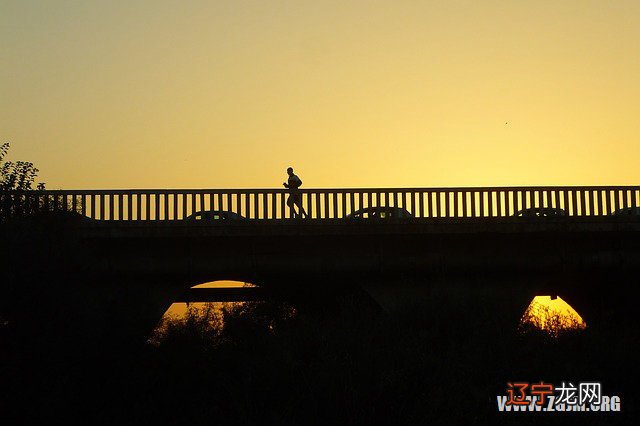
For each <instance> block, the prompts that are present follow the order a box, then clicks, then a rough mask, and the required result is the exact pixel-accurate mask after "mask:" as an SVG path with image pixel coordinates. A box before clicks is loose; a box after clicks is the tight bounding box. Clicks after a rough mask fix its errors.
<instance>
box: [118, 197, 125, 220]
mask: <svg viewBox="0 0 640 426" xmlns="http://www.w3.org/2000/svg"><path fill="white" fill-rule="evenodd" d="M123 200H124V194H123V193H122V192H121V193H119V194H118V220H122V216H123V215H124V214H123V213H124V206H123V204H124V201H123Z"/></svg>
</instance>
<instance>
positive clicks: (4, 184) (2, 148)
mask: <svg viewBox="0 0 640 426" xmlns="http://www.w3.org/2000/svg"><path fill="white" fill-rule="evenodd" d="M8 152H9V144H8V143H3V144H2V145H0V189H1V190H21V191H29V190H32V189H37V190H43V189H44V188H45V184H44V183H43V182H40V183H37V184H36V178H37V177H38V172H39V170H38V169H37V168H36V167H35V166H34V164H33V163H31V162H29V161H15V162H14V161H7V162H5V161H4V158H5V157H6V155H7V153H8ZM34 186H35V188H34Z"/></svg>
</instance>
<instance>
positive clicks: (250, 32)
mask: <svg viewBox="0 0 640 426" xmlns="http://www.w3.org/2000/svg"><path fill="white" fill-rule="evenodd" d="M639 22H640V1H638V0H616V1H593V0H553V1H551V0H535V1H524V0H502V1H483V0H475V1H460V0H447V1H444V0H443V1H425V0H423V1H408V0H395V1H364V0H350V1H344V0H340V1H337V0H336V1H323V0H313V1H310V0H295V1H276V0H274V1H264V0H255V1H253V0H228V1H227V0H218V1H210V0H206V1H205V0H200V1H197V0H181V1H163V0H153V1H151V0H145V1H142V0H128V1H126V2H125V1H88V0H83V1H81V0H78V1H71V0H57V1H46V0H40V1H30V0H3V1H2V2H0V60H1V63H2V66H0V142H11V144H12V148H11V152H10V158H9V159H10V160H27V161H32V162H34V163H35V164H36V165H37V166H38V167H39V168H40V170H41V173H40V177H41V179H42V180H44V181H45V182H47V184H48V187H49V188H51V189H55V188H69V189H70V188H87V189H90V188H114V189H115V188H242V187H258V188H266V187H276V188H281V183H282V182H283V181H284V180H285V177H286V174H285V168H286V167H287V166H289V165H292V166H294V167H295V169H296V172H298V174H299V175H300V177H301V178H302V179H303V181H304V187H306V188H313V187H404V186H412V187H430V186H479V185H574V184H575V185H581V184H585V185H591V184H593V185H597V184H603V185H604V184H638V183H639V182H640V167H639V166H638V159H639V158H640V78H639V76H640V25H639V24H638V23H639Z"/></svg>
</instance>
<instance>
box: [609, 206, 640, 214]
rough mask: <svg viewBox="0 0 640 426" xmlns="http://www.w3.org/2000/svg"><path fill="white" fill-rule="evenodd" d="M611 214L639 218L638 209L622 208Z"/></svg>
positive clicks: (639, 211)
mask: <svg viewBox="0 0 640 426" xmlns="http://www.w3.org/2000/svg"><path fill="white" fill-rule="evenodd" d="M611 214H613V215H616V216H640V207H623V208H621V209H618V210H616V211H614V212H613V213H611Z"/></svg>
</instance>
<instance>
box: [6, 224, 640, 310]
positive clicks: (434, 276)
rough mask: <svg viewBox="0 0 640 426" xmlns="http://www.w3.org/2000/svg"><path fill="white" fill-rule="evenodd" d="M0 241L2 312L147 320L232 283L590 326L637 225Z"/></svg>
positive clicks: (87, 229) (256, 227) (242, 230)
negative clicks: (131, 313)
mask: <svg viewBox="0 0 640 426" xmlns="http://www.w3.org/2000/svg"><path fill="white" fill-rule="evenodd" d="M3 234H4V235H3V237H2V238H3V240H4V243H3V244H2V246H3V250H4V253H3V256H2V259H3V260H2V261H3V263H5V265H3V275H4V280H3V281H4V283H3V289H2V290H3V292H4V293H5V297H3V299H4V302H3V305H5V306H3V307H2V308H3V309H5V312H7V311H10V310H12V309H15V306H16V303H14V302H24V301H26V300H30V301H38V302H41V301H42V300H43V298H45V297H47V298H51V297H54V296H53V295H57V296H56V298H57V299H60V300H62V302H61V303H65V301H67V302H68V303H70V304H73V303H74V302H73V301H74V300H75V304H76V305H78V304H84V305H86V304H87V303H86V302H87V301H90V303H89V304H90V305H92V306H97V305H101V306H102V305H104V304H105V303H107V302H108V303H107V305H108V304H109V303H111V305H110V306H117V307H118V308H117V309H120V310H122V309H123V308H122V307H123V306H126V307H129V308H130V309H131V310H134V309H135V310H137V311H143V310H144V311H146V313H143V316H145V317H146V318H155V319H156V320H157V318H158V315H159V313H161V312H162V310H163V309H164V308H166V306H167V305H168V304H169V303H171V302H172V301H180V300H202V301H204V300H211V298H213V299H215V298H216V294H215V292H213V291H212V290H209V292H210V293H207V290H200V293H196V292H197V291H198V290H188V289H189V287H191V286H193V285H196V284H199V283H203V282H207V281H213V280H238V281H246V282H251V283H254V284H256V285H258V286H259V287H260V290H259V291H260V292H261V293H259V294H258V293H256V291H257V290H256V291H254V293H247V297H248V298H256V294H258V297H263V296H264V297H268V296H269V295H274V297H285V298H296V297H308V298H311V299H313V298H316V297H318V295H322V296H323V297H324V296H326V295H328V294H331V293H335V292H340V291H342V289H345V288H359V289H363V290H365V291H366V292H367V293H368V294H369V295H371V296H372V297H373V298H374V299H375V300H378V301H379V302H380V303H381V304H382V305H383V306H384V307H393V306H399V305H397V303H399V302H398V300H400V299H402V295H405V296H406V298H407V299H414V301H415V299H416V298H418V299H419V298H420V297H440V298H443V300H448V301H450V302H451V303H457V301H458V300H460V299H464V298H466V299H473V300H479V301H481V303H485V302H488V301H490V300H494V301H499V302H496V305H500V304H503V303H510V306H512V307H513V312H514V313H517V312H521V310H522V309H523V307H526V304H527V302H528V301H529V300H531V298H532V297H533V296H534V295H555V294H558V295H560V296H561V297H562V298H563V299H565V300H567V301H569V303H571V304H572V305H573V306H574V307H575V308H576V309H577V310H578V311H579V312H580V313H581V314H583V316H585V319H587V321H589V319H590V318H593V317H597V316H599V315H600V314H601V313H602V312H604V311H611V310H615V311H620V312H623V311H626V310H627V309H629V308H630V307H631V303H632V300H633V299H634V297H632V296H635V294H636V288H637V285H638V276H639V275H638V272H640V238H639V237H640V221H639V220H637V219H636V218H619V219H617V220H612V219H611V218H597V217H596V218H593V217H592V218H571V219H567V218H559V219H554V218H508V219H504V218H502V219H499V218H495V219H492V218H489V219H465V220H463V219H405V220H395V221H391V220H383V221H372V220H369V221H361V222H357V221H345V220H311V221H298V220H279V221H237V222H233V221H228V222H225V223H221V224H217V223H213V224H210V223H194V224H185V223H184V222H151V221H150V222H141V221H140V222H115V221H114V222H108V221H103V222H101V221H88V220H87V221H85V220H82V221H77V220H72V221H66V222H57V221H51V220H29V219H25V220H17V221H15V222H14V223H10V224H5V225H3ZM45 282H46V283H47V285H44V284H43V283H45ZM52 288H53V289H55V290H52ZM69 289H71V290H69ZM212 292H213V293H212ZM249 292H250V290H249ZM225 294H226V296H225ZM218 295H219V296H220V300H225V298H226V299H227V300H228V299H229V298H233V297H235V296H234V295H233V293H230V292H229V291H227V293H224V291H223V292H222V293H220V292H219V293H218ZM44 300H46V299H44ZM105 301H107V302H105ZM12 306H13V308H12ZM141 306H145V307H146V308H145V309H141ZM114 309H115V308H114ZM125 310H126V309H125Z"/></svg>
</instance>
